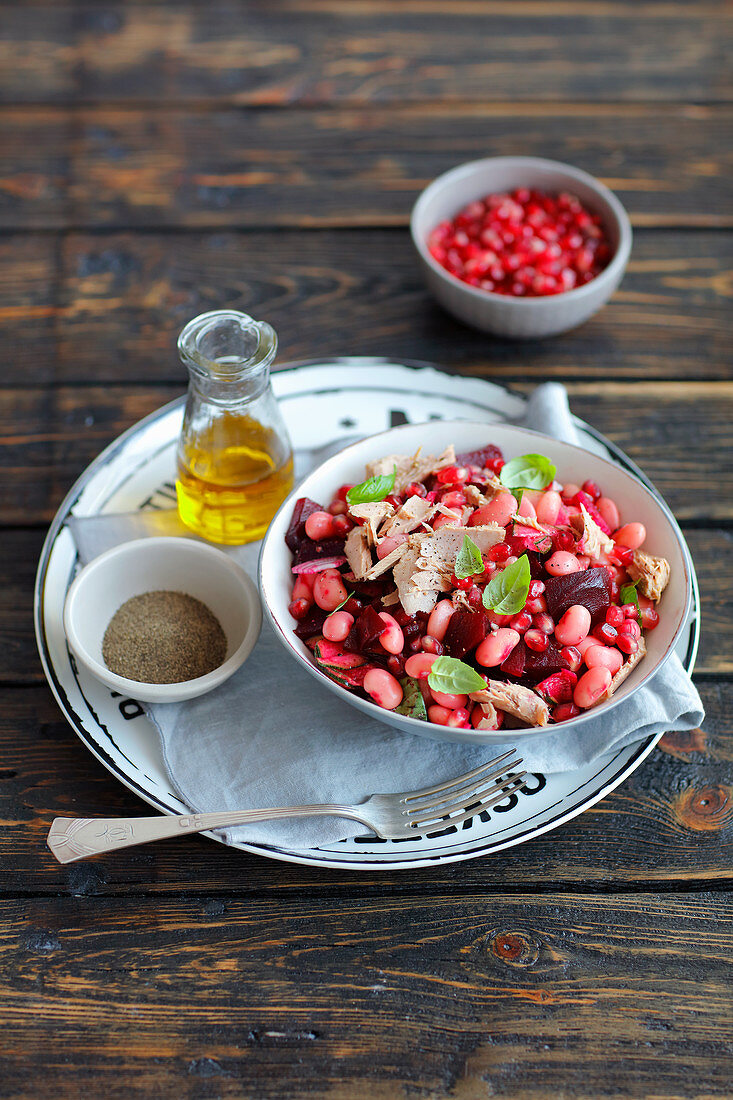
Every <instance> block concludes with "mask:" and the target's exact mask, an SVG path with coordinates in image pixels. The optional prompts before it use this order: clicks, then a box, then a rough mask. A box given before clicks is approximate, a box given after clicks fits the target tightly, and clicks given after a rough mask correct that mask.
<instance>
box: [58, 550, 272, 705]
mask: <svg viewBox="0 0 733 1100" xmlns="http://www.w3.org/2000/svg"><path fill="white" fill-rule="evenodd" d="M161 590H165V591H175V592H185V593H186V594H187V595H189V596H194V597H195V598H196V599H197V600H201V602H202V603H204V604H206V606H207V607H208V608H209V609H210V610H211V611H212V612H213V614H214V615H216V617H217V619H218V620H219V622H220V623H221V626H222V629H223V631H224V633H225V635H226V639H227V653H226V659H225V661H224V662H223V664H221V665H219V667H218V668H215V669H214V670H213V671H212V672H208V673H207V674H206V675H205V676H197V677H196V679H194V680H185V681H183V682H181V683H176V684H147V683H141V682H140V681H138V680H128V679H127V677H125V676H117V675H116V673H114V672H111V671H110V669H108V668H107V666H106V665H105V663H104V659H103V657H102V640H103V638H104V633H105V631H106V629H107V627H108V625H109V622H110V619H111V618H112V616H113V615H114V614H115V612H116V611H117V610H118V609H119V608H120V607H121V606H122V604H123V603H125V601H126V600H129V599H130V598H131V597H132V596H140V595H142V594H143V593H144V592H155V591H161ZM261 626H262V606H261V604H260V600H259V596H258V594H257V589H256V587H255V585H254V584H253V582H252V581H251V580H250V578H249V577H248V576H247V574H246V573H245V572H244V570H243V569H241V568H240V567H239V566H238V565H237V563H236V562H234V561H232V559H231V558H230V557H228V556H227V555H226V554H225V553H224V552H223V551H222V550H217V549H216V548H215V547H213V546H208V545H206V543H203V542H198V541H196V540H195V539H189V538H145V539H135V540H134V541H133V542H125V543H122V545H120V546H116V547H115V548H114V549H113V550H108V551H107V552H106V553H105V554H100V555H99V557H98V558H95V559H94V561H93V562H90V564H89V565H87V566H86V567H85V568H84V569H82V571H81V573H79V575H78V576H77V577H76V578H75V580H74V582H73V584H72V585H71V587H70V588H69V591H68V592H67V594H66V602H65V604H64V630H65V631H66V638H67V640H68V643H69V646H70V648H71V650H72V652H73V653H74V656H75V657H76V658H77V660H78V661H79V662H80V663H81V664H82V665H83V666H84V668H85V669H87V671H88V672H90V673H91V674H92V675H93V676H96V677H97V679H98V680H101V681H102V683H104V684H106V685H107V687H110V688H112V690H113V691H119V692H120V693H121V694H122V695H128V696H131V697H132V698H133V699H139V700H140V701H141V702H144V703H180V702H182V701H183V700H184V699H193V698H194V697H195V696H197V695H203V694H204V693H205V692H207V691H211V689H212V688H215V687H218V686H219V684H222V683H223V682H224V681H225V680H227V679H228V678H229V677H230V676H231V675H232V673H233V672H236V671H237V669H238V668H239V667H240V666H241V665H242V664H244V662H245V661H246V660H247V657H249V655H250V653H251V652H252V650H253V649H254V646H255V642H256V641H257V639H258V637H259V634H260V628H261Z"/></svg>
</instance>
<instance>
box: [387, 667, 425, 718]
mask: <svg viewBox="0 0 733 1100" xmlns="http://www.w3.org/2000/svg"><path fill="white" fill-rule="evenodd" d="M400 684H401V685H402V702H401V703H400V705H399V706H398V707H395V714H404V715H405V716H406V717H407V718H418V719H419V720H420V721H421V722H427V720H428V712H427V708H426V706H425V700H424V699H423V697H422V692H421V691H420V686H419V684H418V682H417V680H413V678H412V676H403V677H402V679H401V680H400Z"/></svg>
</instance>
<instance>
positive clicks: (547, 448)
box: [259, 420, 692, 746]
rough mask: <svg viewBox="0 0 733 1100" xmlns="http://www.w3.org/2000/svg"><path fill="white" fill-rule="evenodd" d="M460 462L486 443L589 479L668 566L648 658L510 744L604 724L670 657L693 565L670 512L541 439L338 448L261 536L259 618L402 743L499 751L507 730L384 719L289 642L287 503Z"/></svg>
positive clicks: (370, 442)
mask: <svg viewBox="0 0 733 1100" xmlns="http://www.w3.org/2000/svg"><path fill="white" fill-rule="evenodd" d="M451 443H453V444H454V445H455V448H456V451H457V452H458V453H460V452H462V451H471V450H476V449H478V448H479V447H482V446H485V445H486V444H488V443H494V444H496V446H498V447H500V448H501V450H502V451H503V453H504V457H505V458H506V459H507V460H508V459H510V458H514V457H516V456H518V455H523V454H530V453H541V454H544V455H546V456H547V457H548V458H549V459H550V460H551V461H552V462H553V463H554V464H555V466H556V467H557V479H558V481H560V482H573V483H577V484H582V482H584V481H585V480H586V479H587V478H591V479H593V480H594V481H596V482H598V484H600V485H601V486H602V488H603V491H604V494H606V495H607V496H610V497H612V498H613V499H614V500H615V501H616V504H617V505H618V508H619V511H620V513H621V522H622V523H628V522H631V521H633V520H638V521H640V522H641V523H643V524H644V526H645V527H646V530H647V539H646V542H645V543H644V549H645V550H647V551H648V552H649V553H651V554H655V555H658V556H661V557H664V558H666V559H667V560H668V561H669V563H670V566H671V577H670V581H669V584H668V586H667V588H666V589H665V592H664V594H663V596H662V598H661V600H660V602H659V604H658V605H657V607H658V611H659V624H658V626H657V627H656V628H655V629H654V630H652V631H648V632H647V633H646V634H645V639H646V644H647V654H646V656H645V657H644V659H643V660H642V661H640V662H639V664H638V666H637V667H636V668H635V669H634V670H633V671H632V672H631V674H630V675H629V676H628V677H627V678H626V680H624V682H623V683H622V684H621V685H620V687H619V688H618V690H617V691H616V692H615V693H614V695H613V696H612V697H611V699H609V700H608V701H607V702H605V703H602V704H600V705H598V706H596V707H593V708H592V709H590V710H587V711H584V712H583V713H582V714H580V715H579V716H578V717H577V718H572V719H570V720H569V721H567V722H564V723H562V726H559V725H549V726H544V727H541V728H535V729H527V730H512V731H511V733H510V735H509V736H510V737H511V740H512V742H515V743H516V744H517V745H518V746H519V745H521V744H522V743H523V742H525V743H526V740H527V739H528V738H540V737H543V736H546V735H547V734H548V732H549V733H550V734H554V733H556V732H557V731H558V730H559V729H560V728H569V727H570V726H572V727H573V729H574V730H576V729H578V727H580V726H582V725H583V724H584V723H587V722H593V721H597V720H598V718H599V717H601V716H602V715H603V716H604V717H606V716H607V717H609V718H612V715H611V712H612V711H613V710H614V708H615V707H617V706H618V705H619V704H620V703H622V702H623V701H624V699H628V698H629V696H630V695H632V694H633V693H634V692H636V691H639V689H640V688H641V687H643V685H644V684H645V683H646V682H647V681H648V680H649V679H650V678H651V677H652V676H653V675H654V674H655V673H656V672H658V671H659V669H660V668H661V667H662V665H663V664H664V663H665V661H666V660H667V659H668V658H669V656H670V655H671V654H672V652H673V650H674V647H675V644H676V642H677V640H678V638H679V636H680V633H681V631H682V629H683V627H684V624H685V621H686V619H687V616H688V615H689V612H690V608H691V605H692V579H691V578H692V562H691V559H690V553H689V550H688V549H687V546H686V544H685V540H684V538H683V535H682V532H681V531H680V529H679V527H678V525H677V522H676V520H675V518H674V516H673V515H672V513H671V511H670V510H669V508H668V507H667V505H666V504H665V503H664V501H663V500H661V498H660V497H658V496H656V495H655V494H654V493H653V492H652V491H651V490H650V489H648V488H647V487H646V486H645V485H644V484H642V482H641V481H639V480H638V479H637V478H636V477H634V476H633V475H632V474H630V473H628V472H627V471H626V470H624V469H622V468H621V467H620V466H617V465H615V464H614V463H613V462H609V461H608V460H607V459H604V458H600V457H599V456H598V455H596V454H593V453H591V452H590V451H587V450H585V449H584V448H582V447H577V446H574V445H572V444H570V443H562V442H559V441H558V440H556V439H551V438H550V437H549V436H545V435H541V434H540V433H539V432H533V431H529V430H528V429H526V428H516V427H511V426H506V425H499V424H486V423H476V422H473V421H463V420H457V421H433V422H430V423H427V424H408V425H404V426H402V427H399V428H392V429H391V430H390V431H386V432H381V433H380V434H379V435H374V436H370V437H369V438H367V439H363V440H361V441H360V442H358V443H354V444H352V445H351V446H350V447H346V448H345V450H343V451H341V452H339V454H336V455H334V456H333V457H332V458H329V459H328V460H327V461H326V462H324V463H323V464H322V465H321V466H319V467H318V468H317V469H315V470H314V471H313V472H312V473H311V474H309V475H308V477H307V478H305V480H304V481H303V482H302V483H301V484H300V485H299V486H298V488H297V489H296V490H294V491H293V492H292V493H291V494H290V496H289V497H288V498H287V500H286V501H285V502H284V503H283V505H282V506H281V508H280V509H279V511H278V512H277V514H276V516H275V518H274V519H273V521H272V523H271V524H270V527H269V529H268V532H267V535H266V536H265V539H264V542H263V544H262V550H261V553H260V562H259V582H260V594H261V596H262V603H263V606H264V609H265V613H266V615H267V617H268V619H269V620H270V623H271V624H272V626H273V629H274V631H275V633H276V635H277V637H278V638H279V639H280V641H281V643H282V644H283V646H284V647H285V649H286V650H287V651H288V653H290V654H291V655H292V656H294V657H295V658H296V660H298V661H299V662H300V663H301V664H302V665H303V666H304V667H305V668H306V669H307V670H308V672H310V674H311V675H312V676H314V677H315V678H316V679H317V680H318V681H319V682H320V683H321V684H322V685H323V687H324V688H326V689H327V690H329V691H332V692H334V693H335V694H336V695H338V696H340V697H341V698H342V699H346V700H348V702H349V703H351V705H352V706H354V707H356V708H357V709H358V710H361V711H363V712H364V714H367V715H368V716H369V717H370V718H376V719H381V721H383V722H386V723H387V724H388V725H390V726H394V727H396V728H397V729H399V730H402V731H403V732H404V733H413V734H417V735H419V736H421V737H430V738H432V739H434V740H438V741H454V742H463V743H467V744H491V743H492V742H493V743H503V742H506V740H507V731H506V730H492V731H478V730H462V729H451V728H449V727H447V726H437V725H433V724H432V723H430V722H422V721H420V720H418V719H416V718H408V717H405V716H403V715H401V714H396V713H394V712H393V711H388V710H384V709H383V708H382V707H378V706H377V705H376V704H375V703H372V702H371V701H369V700H367V699H364V698H361V697H359V696H358V695H356V694H354V693H353V692H351V691H348V690H347V689H346V688H343V687H342V686H341V685H340V684H336V683H335V682H334V681H333V680H331V679H329V677H328V676H326V675H325V673H323V672H321V670H320V669H319V668H318V667H317V666H316V665H315V664H314V662H313V659H312V654H311V652H310V650H309V649H308V647H307V646H306V645H305V643H304V642H302V641H301V640H300V639H299V638H297V637H296V635H295V634H294V633H293V631H294V628H295V626H296V623H295V621H294V620H293V618H292V616H291V615H290V613H289V611H288V604H289V603H290V600H291V598H292V597H291V593H292V586H293V573H292V572H291V553H290V550H289V549H288V547H287V546H286V544H285V534H286V532H287V529H288V525H289V524H290V520H291V517H292V513H293V508H294V506H295V502H296V500H297V499H298V498H299V497H310V498H311V499H312V500H314V501H317V502H318V503H320V504H322V505H323V506H324V507H327V506H328V504H329V502H330V501H331V499H332V498H333V495H334V493H335V491H336V490H337V489H338V487H339V486H340V485H343V484H348V483H352V484H356V483H358V482H361V481H363V480H364V478H365V476H366V474H365V469H364V467H365V464H366V463H367V462H369V461H371V460H373V459H377V458H382V457H384V456H385V455H389V454H413V453H414V452H415V451H417V449H418V448H419V447H421V448H422V449H423V451H424V452H426V453H429V454H435V455H438V454H440V453H441V451H443V450H444V448H445V447H447V446H448V445H449V444H451Z"/></svg>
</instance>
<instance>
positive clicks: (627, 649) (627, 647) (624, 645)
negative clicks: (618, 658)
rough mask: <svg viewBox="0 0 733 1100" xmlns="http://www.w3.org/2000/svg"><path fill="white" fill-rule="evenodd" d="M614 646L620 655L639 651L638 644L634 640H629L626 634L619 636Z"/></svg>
mask: <svg viewBox="0 0 733 1100" xmlns="http://www.w3.org/2000/svg"><path fill="white" fill-rule="evenodd" d="M616 645H617V646H618V648H619V649H620V650H621V652H622V653H628V654H631V653H636V652H637V651H638V649H639V643H638V642H637V640H636V638H630V637H629V636H628V634H619V636H618V638H617V639H616Z"/></svg>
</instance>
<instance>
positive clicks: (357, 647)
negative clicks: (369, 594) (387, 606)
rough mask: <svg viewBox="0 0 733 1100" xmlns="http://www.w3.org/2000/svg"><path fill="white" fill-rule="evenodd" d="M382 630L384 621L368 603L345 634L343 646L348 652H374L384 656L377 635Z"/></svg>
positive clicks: (382, 631) (381, 632) (384, 653)
mask: <svg viewBox="0 0 733 1100" xmlns="http://www.w3.org/2000/svg"><path fill="white" fill-rule="evenodd" d="M384 630H385V624H384V621H383V620H382V619H380V617H379V613H378V612H377V611H375V610H374V608H373V607H372V606H371V604H370V605H369V607H365V608H364V610H363V611H362V613H361V615H360V616H359V618H358V619H357V620H356V621H355V623H354V625H353V626H352V628H351V630H350V631H349V633H348V634H347V635H346V639H345V640H344V642H343V647H344V649H346V650H348V651H349V652H350V653H364V652H367V653H368V652H376V653H378V654H380V656H385V657H386V652H385V650H384V648H383V647H382V646H381V645H380V644H379V635H380V634H383V633H384Z"/></svg>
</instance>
